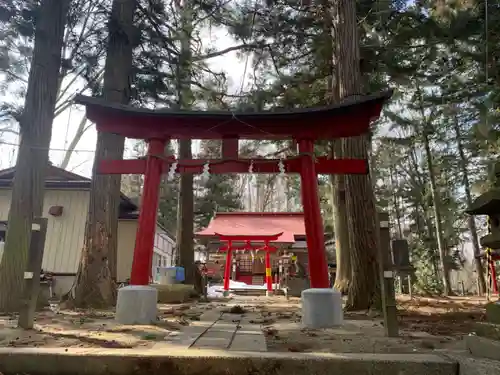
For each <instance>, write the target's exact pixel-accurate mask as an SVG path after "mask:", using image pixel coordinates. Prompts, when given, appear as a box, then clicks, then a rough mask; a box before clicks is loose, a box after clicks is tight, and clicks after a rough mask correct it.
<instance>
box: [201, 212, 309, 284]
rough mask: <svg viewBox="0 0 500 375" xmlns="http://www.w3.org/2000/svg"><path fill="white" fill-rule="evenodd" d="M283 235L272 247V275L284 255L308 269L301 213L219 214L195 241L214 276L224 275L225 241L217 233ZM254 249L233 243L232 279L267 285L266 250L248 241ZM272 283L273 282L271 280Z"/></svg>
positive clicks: (276, 272)
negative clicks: (201, 246)
mask: <svg viewBox="0 0 500 375" xmlns="http://www.w3.org/2000/svg"><path fill="white" fill-rule="evenodd" d="M276 233H282V234H281V235H280V236H279V237H278V238H277V239H276V240H275V241H272V242H271V245H272V246H274V247H276V251H273V252H271V253H270V266H271V273H272V275H273V276H275V275H277V274H278V270H279V260H280V259H282V260H283V259H286V256H289V257H294V258H295V257H296V259H297V260H298V261H299V262H300V263H301V264H302V265H304V267H305V268H306V269H307V268H308V254H307V245H306V228H305V224H304V214H303V213H302V212H218V213H216V214H215V216H214V217H213V218H212V220H211V221H210V224H209V225H208V226H207V228H205V229H203V230H201V231H199V232H198V233H196V238H197V239H198V241H199V242H200V243H201V244H203V245H204V248H205V249H206V252H207V253H208V254H207V256H206V259H207V264H208V267H209V268H211V269H212V270H213V271H212V272H214V273H219V274H220V276H223V274H224V272H223V271H224V265H225V261H226V259H227V258H226V256H227V253H226V251H221V248H224V246H225V245H226V244H225V241H221V240H220V237H219V236H220V234H224V235H226V236H228V235H232V236H241V237H244V236H248V237H251V236H259V235H264V236H272V235H273V234H276ZM250 242H251V245H253V247H254V248H256V249H248V250H246V249H244V247H245V246H244V245H245V244H246V241H245V240H243V239H242V240H239V241H235V242H234V243H233V245H234V246H235V248H236V249H238V248H241V249H240V250H235V251H234V254H233V257H232V260H231V263H232V264H231V267H232V269H231V271H232V272H231V279H232V280H234V281H238V282H242V283H245V284H248V285H263V284H264V283H265V282H266V261H265V256H266V254H265V251H259V250H257V249H259V247H263V246H262V245H263V243H262V241H250ZM273 281H274V280H273Z"/></svg>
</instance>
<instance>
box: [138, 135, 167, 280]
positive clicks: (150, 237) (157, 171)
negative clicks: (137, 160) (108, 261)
mask: <svg viewBox="0 0 500 375" xmlns="http://www.w3.org/2000/svg"><path fill="white" fill-rule="evenodd" d="M166 142H167V141H166V140H164V139H151V140H150V141H149V149H148V157H147V164H146V173H145V176H144V190H143V195H142V204H141V208H140V212H139V222H138V225H137V235H136V240H135V248H134V260H133V263H132V273H131V275H130V284H132V285H148V284H149V277H150V275H151V266H152V264H151V262H152V259H153V247H154V240H155V229H156V216H157V214H156V213H157V211H158V198H159V187H160V183H161V174H162V168H163V160H162V159H161V158H160V157H158V156H157V155H163V153H164V149H165V144H166Z"/></svg>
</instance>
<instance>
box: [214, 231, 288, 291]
mask: <svg viewBox="0 0 500 375" xmlns="http://www.w3.org/2000/svg"><path fill="white" fill-rule="evenodd" d="M215 235H216V236H218V237H219V240H220V241H221V242H227V245H226V246H224V247H221V248H220V250H221V251H226V266H225V268H224V293H225V294H227V293H228V292H229V280H230V279H231V257H232V252H233V250H236V248H235V247H234V246H233V243H234V242H245V243H246V245H245V246H242V247H243V250H252V249H254V250H264V251H265V252H266V257H265V258H266V287H267V293H268V294H271V293H272V292H273V278H272V271H271V254H270V252H271V251H276V250H277V248H276V247H274V246H271V245H270V243H271V242H273V241H277V240H278V238H280V237H281V236H282V235H283V232H281V233H276V234H269V235H263V234H259V235H246V236H243V235H224V234H220V233H215ZM251 242H263V243H264V245H263V246H252V245H251Z"/></svg>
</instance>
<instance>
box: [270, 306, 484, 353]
mask: <svg viewBox="0 0 500 375" xmlns="http://www.w3.org/2000/svg"><path fill="white" fill-rule="evenodd" d="M486 303H487V302H486V301H485V300H484V299H480V298H476V297H453V298H424V297H416V298H413V299H410V298H408V297H399V298H398V310H399V328H400V337H398V338H387V337H385V336H384V326H383V321H382V318H381V317H380V316H373V315H372V314H369V313H360V312H356V313H353V312H346V313H345V315H344V317H345V325H344V326H343V327H342V328H339V329H327V330H304V329H300V328H299V327H298V324H297V323H298V322H299V321H300V309H299V304H298V302H297V303H296V304H294V305H293V307H292V306H290V308H289V309H287V311H286V312H285V313H283V312H282V309H280V308H277V307H274V306H265V307H263V308H262V309H261V312H262V313H261V314H262V316H263V317H264V319H267V320H268V325H267V326H266V327H265V330H266V335H267V342H268V350H269V351H278V352H280V351H291V352H295V351H296V352H312V351H314V352H368V353H411V352H428V351H433V350H462V349H464V343H463V336H464V335H468V334H473V333H474V323H475V322H478V321H483V320H484V319H485V313H484V305H485V304H486ZM290 319H291V320H292V321H293V322H295V325H293V324H290V323H285V322H287V321H288V322H289V321H290Z"/></svg>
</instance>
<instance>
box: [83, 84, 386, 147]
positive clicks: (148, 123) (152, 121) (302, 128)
mask: <svg viewBox="0 0 500 375" xmlns="http://www.w3.org/2000/svg"><path fill="white" fill-rule="evenodd" d="M391 95H392V91H384V92H380V93H377V94H371V95H359V96H355V97H354V96H353V97H349V98H346V99H345V100H343V101H342V102H341V103H339V104H336V105H331V106H328V107H313V108H300V109H275V110H270V111H262V112H248V111H236V112H231V111H200V110H174V109H170V108H166V109H154V110H153V109H147V108H136V107H133V106H130V105H123V104H117V103H110V102H107V101H105V100H104V99H101V98H94V97H88V96H82V95H78V96H77V97H76V98H75V102H76V103H78V104H82V105H85V107H86V115H87V118H88V119H89V120H90V121H93V122H95V123H96V126H97V129H98V130H99V131H103V132H109V133H115V134H121V135H123V136H125V137H128V138H138V139H146V138H154V137H160V138H165V137H170V138H173V139H182V138H196V139H222V138H230V137H233V138H241V139H292V138H301V137H302V138H313V139H331V138H340V137H352V136H357V135H361V134H364V133H366V132H368V130H369V125H370V121H371V120H373V119H376V118H378V117H379V116H380V112H381V110H382V106H383V104H384V103H385V102H386V101H387V100H388V99H389V98H390V97H391Z"/></svg>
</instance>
